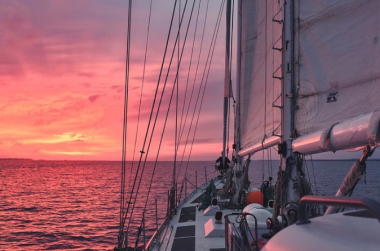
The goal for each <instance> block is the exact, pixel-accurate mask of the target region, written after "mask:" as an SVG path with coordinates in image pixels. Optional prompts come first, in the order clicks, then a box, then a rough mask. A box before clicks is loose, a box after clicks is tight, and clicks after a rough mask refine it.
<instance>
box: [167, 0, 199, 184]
mask: <svg viewBox="0 0 380 251" xmlns="http://www.w3.org/2000/svg"><path fill="white" fill-rule="evenodd" d="M194 3H195V0H194ZM184 14H185V13H184ZM180 22H181V0H179V5H178V44H177V45H178V46H177V76H178V77H179V68H180V61H179V60H180V59H179V45H180V43H181V42H180V41H181V40H180V39H181V26H180V24H181V23H180ZM189 23H190V22H189ZM177 81H178V79H177ZM178 85H179V83H178V82H177V85H176V86H177V88H176V89H177V92H176V107H175V133H174V163H173V178H172V183H173V186H172V187H173V188H174V186H175V191H176V190H177V187H176V185H175V180H174V177H175V172H176V169H177V147H178V146H177V144H178V142H177V136H178ZM168 110H169V108H168Z"/></svg>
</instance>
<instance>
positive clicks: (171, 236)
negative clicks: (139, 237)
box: [152, 179, 241, 251]
mask: <svg viewBox="0 0 380 251" xmlns="http://www.w3.org/2000/svg"><path fill="white" fill-rule="evenodd" d="M214 182H215V186H216V187H218V186H221V180H218V179H214ZM205 189H206V185H203V186H202V187H201V188H199V189H197V190H195V191H193V192H192V193H191V194H189V195H188V196H187V197H186V199H185V200H184V201H183V202H181V204H180V205H179V206H178V209H177V210H178V211H177V213H176V214H175V215H174V216H173V218H172V219H171V220H170V221H169V223H168V225H167V226H166V229H165V230H164V231H162V233H161V236H160V243H161V245H156V246H155V247H153V249H152V250H172V251H195V250H205V251H206V250H207V251H208V250H210V251H222V250H225V239H224V236H215V237H207V238H206V237H205V223H206V222H208V221H209V220H210V219H211V218H214V214H212V215H210V216H205V215H204V210H200V211H199V210H198V206H199V205H200V202H201V197H202V194H203V192H204V190H205ZM220 211H222V212H223V215H226V214H230V213H237V212H240V211H241V210H231V209H222V208H221V210H220ZM217 227H218V229H219V233H220V231H222V229H223V234H224V217H223V223H222V224H218V225H217Z"/></svg>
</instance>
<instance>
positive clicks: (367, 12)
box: [294, 0, 380, 152]
mask: <svg viewBox="0 0 380 251" xmlns="http://www.w3.org/2000/svg"><path fill="white" fill-rule="evenodd" d="M295 2H296V4H295V6H296V10H295V27H296V28H295V34H296V35H295V62H296V66H297V67H296V77H295V82H296V83H295V85H296V89H297V90H298V94H297V103H296V105H297V106H296V107H297V109H296V110H295V122H294V123H295V129H296V133H297V134H298V136H299V137H300V136H301V139H302V138H307V137H308V136H310V137H313V135H314V136H315V135H316V134H318V135H319V136H321V135H323V134H324V135H325V136H327V137H328V134H331V133H332V131H331V130H333V126H334V125H338V126H339V125H340V127H341V128H339V135H340V136H339V135H338V134H337V136H338V137H340V138H335V140H338V141H341V142H343V141H344V142H343V144H342V145H340V146H339V147H337V148H340V149H345V148H354V147H358V146H360V144H365V143H366V142H367V141H368V140H370V139H369V137H371V136H370V135H369V134H371V133H372V132H375V134H376V133H377V132H378V119H377V118H376V116H378V113H379V112H378V110H379V109H380V12H379V10H380V1H377V0H372V1H371V0H345V1H341V0H318V1H315V0H296V1H295ZM366 121H367V122H368V124H367V125H365V124H366V123H367V122H366ZM371 123H372V125H370V124H371ZM342 125H345V127H346V130H347V131H349V132H350V133H349V134H344V133H342V132H343V130H344V128H342ZM355 126H356V127H355ZM363 126H366V127H368V128H369V129H371V130H372V132H367V133H361V136H360V139H359V138H357V139H355V140H350V139H347V137H354V136H355V134H356V133H357V132H360V130H362V129H363ZM334 127H337V126H334ZM366 130H367V129H366ZM318 132H324V133H320V134H319V133H318ZM358 134H359V133H358ZM319 136H318V137H319ZM358 137H359V136H358ZM343 138H345V139H343ZM342 140H343V141H342ZM372 140H373V139H372ZM307 141H308V140H304V142H307ZM354 141H356V142H354ZM299 142H300V141H299ZM360 142H362V143H360ZM308 143H310V142H308ZM322 148H323V147H322ZM322 148H321V150H320V151H324V150H326V149H322ZM340 149H333V150H340ZM330 150H331V149H330ZM311 152H319V150H318V149H314V150H313V151H311Z"/></svg>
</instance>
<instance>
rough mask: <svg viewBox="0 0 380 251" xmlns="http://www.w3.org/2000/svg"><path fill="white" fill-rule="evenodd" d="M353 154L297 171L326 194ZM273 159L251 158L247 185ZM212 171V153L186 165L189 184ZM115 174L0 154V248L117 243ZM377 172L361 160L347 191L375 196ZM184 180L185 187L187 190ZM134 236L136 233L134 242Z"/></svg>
mask: <svg viewBox="0 0 380 251" xmlns="http://www.w3.org/2000/svg"><path fill="white" fill-rule="evenodd" d="M353 162H354V161H352V160H350V161H347V160H344V161H318V160H314V161H308V162H307V164H306V166H305V169H306V170H305V173H306V176H307V177H308V178H309V180H310V182H311V184H312V186H313V187H315V188H317V191H315V190H314V192H317V193H321V194H325V195H333V194H335V193H336V191H337V190H338V188H339V186H340V183H341V181H342V180H343V178H344V177H345V175H346V173H347V172H348V170H349V169H350V167H351V165H352V164H353ZM131 165H132V163H128V164H127V172H126V182H127V188H126V189H127V190H128V188H131V187H129V185H131V186H132V184H133V181H134V172H135V171H132V175H130V171H129V170H130V167H131ZM278 165H279V164H278V161H252V163H251V166H250V175H249V176H250V179H251V185H252V186H255V187H259V186H260V184H261V181H262V179H263V174H264V179H268V177H269V176H273V177H274V178H275V177H276V172H277V170H278ZM133 166H134V170H136V168H137V167H138V165H137V163H133ZM153 167H154V163H153V162H148V163H147V165H146V166H145V170H144V176H143V178H142V182H141V185H140V188H139V190H138V191H139V193H138V196H137V198H136V202H135V203H134V205H135V208H134V214H135V215H136V216H134V217H133V218H134V219H137V220H136V221H135V222H132V223H131V226H130V229H131V230H130V233H131V235H135V234H136V231H135V230H136V229H137V226H138V224H139V223H140V220H139V219H141V215H142V212H143V210H144V205H145V202H146V200H147V195H148V187H149V183H150V181H151V177H152V172H153ZM140 168H142V166H140ZM178 168H179V166H178V165H177V169H178ZM185 169H186V164H184V165H183V166H181V172H180V175H179V179H178V180H179V184H181V181H182V180H183V177H184V172H185ZM140 170H141V169H140ZM172 172H173V163H171V162H159V163H158V164H157V166H156V171H155V175H154V178H153V180H152V190H151V192H150V193H149V198H148V207H147V209H146V213H145V218H146V222H145V225H146V241H148V238H149V237H150V235H152V233H153V231H154V230H155V229H156V209H155V201H157V211H158V224H160V223H161V222H162V221H163V219H164V217H165V214H166V208H167V194H168V189H169V186H170V184H171V180H172ZM177 172H178V171H177ZM215 174H216V173H215V170H214V163H213V162H212V161H211V162H210V161H209V162H190V163H189V165H188V166H187V177H188V179H189V181H190V182H191V184H193V185H195V184H197V185H200V184H202V183H204V182H205V180H206V179H210V178H211V177H213V176H215ZM120 176H121V163H120V162H102V161H33V160H0V250H112V249H113V248H114V247H115V246H116V245H117V236H118V228H119V221H120V219H119V214H120V179H121V177H120ZM379 179H380V161H368V162H367V174H366V175H365V177H363V178H362V180H361V181H360V183H359V184H358V185H357V187H356V189H355V192H354V195H365V196H368V197H371V198H374V199H377V200H378V201H380V182H379ZM138 180H139V179H137V181H138ZM364 181H366V184H365V183H364ZM190 182H188V183H187V191H186V192H187V193H189V192H190V191H191V190H192V185H191V184H190ZM179 186H180V185H179ZM134 191H137V184H136V186H135V188H134ZM183 193H185V189H184V190H183ZM129 196H130V195H129V194H127V195H126V197H127V199H129ZM133 198H134V197H132V201H133ZM131 205H133V204H131ZM130 208H132V206H131V207H130ZM130 210H131V209H130ZM131 238H132V239H135V237H133V236H132V237H131ZM142 243H143V240H141V239H140V243H139V245H141V244H142Z"/></svg>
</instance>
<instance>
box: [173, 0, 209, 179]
mask: <svg viewBox="0 0 380 251" xmlns="http://www.w3.org/2000/svg"><path fill="white" fill-rule="evenodd" d="M209 2H210V1H209V0H208V1H207V5H206V13H205V19H204V25H203V31H202V38H201V46H200V50H199V55H198V62H197V67H196V70H195V77H194V81H193V86H192V89H191V94H190V100H189V105H188V107H187V111H186V116H185V122H184V124H183V127H182V129H180V134H179V140H180V141H181V139H182V135H183V131H184V130H185V124H186V121H187V118H188V114H189V110H190V104H191V100H192V97H193V93H194V88H195V82H196V79H197V75H198V68H199V62H200V58H201V54H202V49H203V38H204V34H205V29H206V21H207V16H208V6H209ZM195 105H196V104H195ZM190 128H191V124H190ZM186 144H187V142H186ZM186 144H185V145H186ZM184 151H185V150H184ZM183 155H184V154H182V159H181V162H180V163H181V164H180V166H179V171H178V174H177V178H176V180H177V182H178V177H179V173H180V172H181V168H182V160H183Z"/></svg>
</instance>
